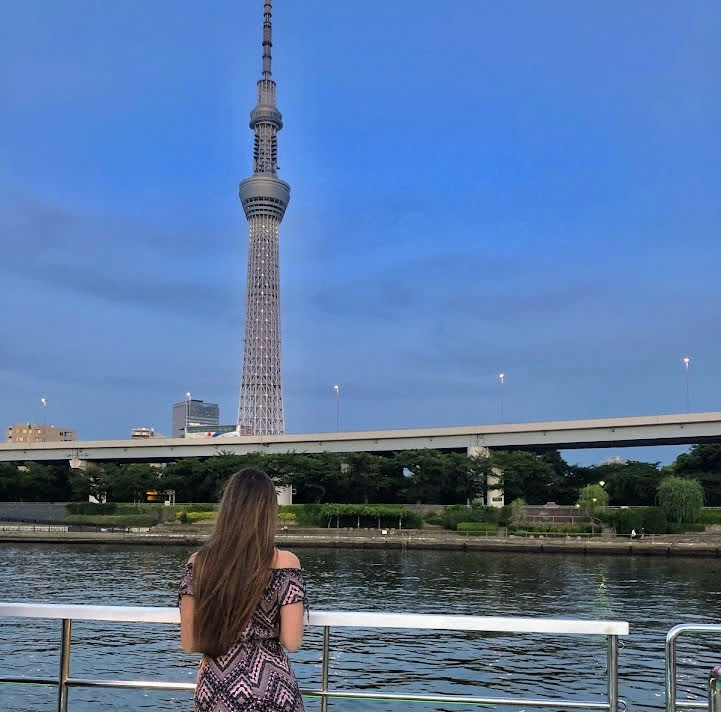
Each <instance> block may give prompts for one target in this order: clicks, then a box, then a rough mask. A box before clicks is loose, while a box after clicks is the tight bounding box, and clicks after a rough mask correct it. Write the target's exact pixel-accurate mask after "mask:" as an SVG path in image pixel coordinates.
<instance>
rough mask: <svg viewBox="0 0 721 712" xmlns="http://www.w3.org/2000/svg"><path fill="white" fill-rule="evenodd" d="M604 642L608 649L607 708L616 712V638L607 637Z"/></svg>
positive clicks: (612, 636) (613, 636)
mask: <svg viewBox="0 0 721 712" xmlns="http://www.w3.org/2000/svg"><path fill="white" fill-rule="evenodd" d="M606 640H607V647H608V650H607V653H608V666H607V671H608V707H609V709H610V711H611V712H618V636H617V635H609V636H607V638H606Z"/></svg>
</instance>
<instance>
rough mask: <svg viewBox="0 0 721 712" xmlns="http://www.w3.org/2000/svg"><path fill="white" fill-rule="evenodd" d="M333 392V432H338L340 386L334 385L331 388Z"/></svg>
mask: <svg viewBox="0 0 721 712" xmlns="http://www.w3.org/2000/svg"><path fill="white" fill-rule="evenodd" d="M333 390H334V391H335V431H336V433H339V432H340V386H339V385H338V384H336V385H335V386H333Z"/></svg>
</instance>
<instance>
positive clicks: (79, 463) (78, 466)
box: [68, 457, 90, 470]
mask: <svg viewBox="0 0 721 712" xmlns="http://www.w3.org/2000/svg"><path fill="white" fill-rule="evenodd" d="M68 464H69V465H70V467H71V468H72V469H73V470H87V469H88V466H89V465H90V461H89V460H81V459H80V458H79V457H71V458H70V459H69V460H68Z"/></svg>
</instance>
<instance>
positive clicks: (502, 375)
mask: <svg viewBox="0 0 721 712" xmlns="http://www.w3.org/2000/svg"><path fill="white" fill-rule="evenodd" d="M498 379H499V380H500V382H501V422H503V384H504V382H505V380H506V374H505V373H499V374H498Z"/></svg>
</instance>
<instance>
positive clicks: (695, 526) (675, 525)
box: [668, 522, 706, 534]
mask: <svg viewBox="0 0 721 712" xmlns="http://www.w3.org/2000/svg"><path fill="white" fill-rule="evenodd" d="M703 531H706V525H705V524H702V523H701V522H671V523H670V524H669V525H668V533H669V534H687V533H690V532H703Z"/></svg>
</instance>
